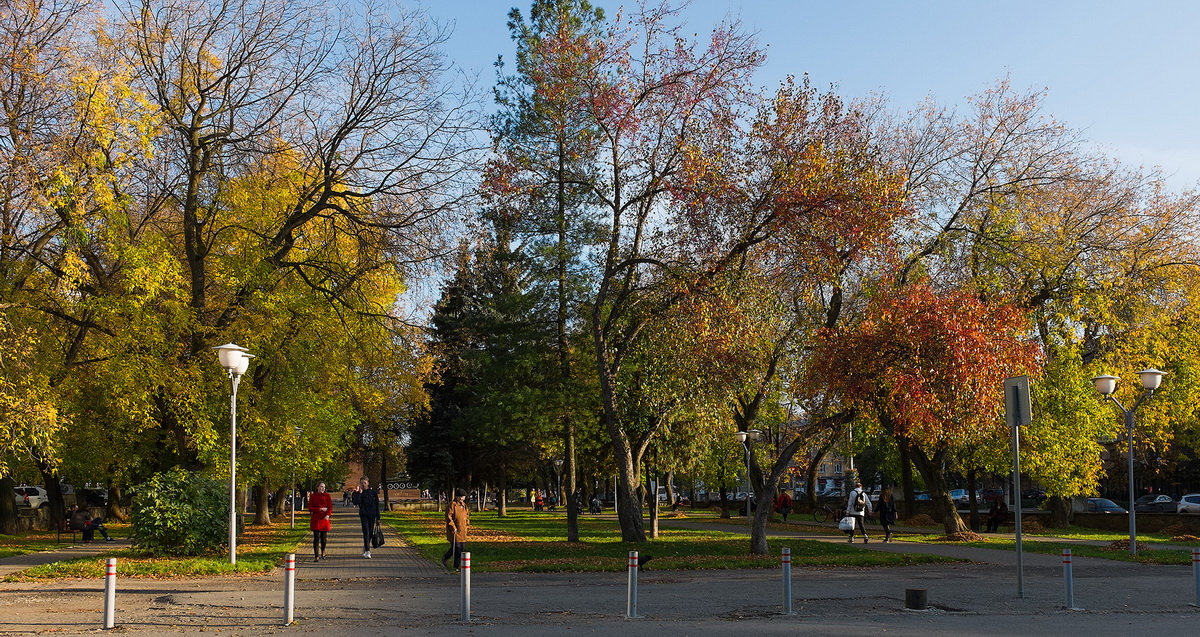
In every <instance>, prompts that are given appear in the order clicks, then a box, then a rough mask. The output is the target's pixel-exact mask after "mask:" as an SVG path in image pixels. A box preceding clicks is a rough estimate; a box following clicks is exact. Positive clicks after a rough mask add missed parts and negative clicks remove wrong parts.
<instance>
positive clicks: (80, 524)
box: [70, 504, 113, 544]
mask: <svg viewBox="0 0 1200 637" xmlns="http://www.w3.org/2000/svg"><path fill="white" fill-rule="evenodd" d="M70 525H71V528H72V529H74V530H76V531H83V543H84V544H87V543H88V542H91V541H92V538H93V537H94V536H95V533H96V531H99V532H100V535H102V536H104V541H105V542H112V541H113V539H112V538H111V537H109V536H108V529H106V528H104V520H103V519H101V518H93V517H92V516H91V514H90V513H88V509H87V507H85V506H83V505H82V504H77V505H75V510H74V511H72V512H71V521H70Z"/></svg>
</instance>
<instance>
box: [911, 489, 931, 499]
mask: <svg viewBox="0 0 1200 637" xmlns="http://www.w3.org/2000/svg"><path fill="white" fill-rule="evenodd" d="M929 499H930V497H929V492H928V491H915V492H913V500H929Z"/></svg>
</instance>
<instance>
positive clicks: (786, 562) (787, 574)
mask: <svg viewBox="0 0 1200 637" xmlns="http://www.w3.org/2000/svg"><path fill="white" fill-rule="evenodd" d="M780 561H781V562H782V563H783V614H784V615H791V614H792V549H790V548H788V547H786V546H785V547H783V555H782V556H780Z"/></svg>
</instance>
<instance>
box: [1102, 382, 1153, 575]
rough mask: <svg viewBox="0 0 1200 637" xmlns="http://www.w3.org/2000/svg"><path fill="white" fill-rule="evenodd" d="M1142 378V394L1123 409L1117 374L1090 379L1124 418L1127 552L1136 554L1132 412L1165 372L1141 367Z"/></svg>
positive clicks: (1149, 394)
mask: <svg viewBox="0 0 1200 637" xmlns="http://www.w3.org/2000/svg"><path fill="white" fill-rule="evenodd" d="M1137 374H1138V376H1139V377H1140V378H1141V379H1142V390H1143V391H1142V395H1141V396H1138V398H1137V400H1136V401H1134V403H1133V406H1132V407H1130V408H1129V409H1125V406H1124V405H1122V404H1121V401H1119V400H1117V399H1116V398H1113V395H1112V394H1113V392H1115V391H1116V390H1117V381H1118V380H1121V379H1120V378H1119V377H1117V376H1096V377H1095V378H1093V379H1092V384H1094V385H1095V386H1096V391H1098V392H1100V394H1101V395H1102V396H1104V397H1105V398H1107V399H1108V400H1109V401H1111V402H1112V404H1114V405H1116V406H1117V409H1118V410H1120V412H1121V415H1122V416H1123V417H1124V418H1125V433H1126V435H1127V436H1128V437H1129V554H1130V555H1137V512H1136V511H1135V510H1134V507H1133V501H1134V499H1135V498H1134V495H1135V494H1134V490H1133V425H1134V413H1135V412H1137V408H1138V407H1140V406H1141V405H1142V403H1144V402H1146V401H1147V400H1149V399H1150V397H1151V396H1153V395H1154V390H1156V389H1158V386H1159V385H1160V384H1162V377H1163V376H1164V375H1165V374H1166V372H1163V371H1159V370H1157V369H1154V368H1150V369H1143V370H1142V371H1140V372H1138V373H1137Z"/></svg>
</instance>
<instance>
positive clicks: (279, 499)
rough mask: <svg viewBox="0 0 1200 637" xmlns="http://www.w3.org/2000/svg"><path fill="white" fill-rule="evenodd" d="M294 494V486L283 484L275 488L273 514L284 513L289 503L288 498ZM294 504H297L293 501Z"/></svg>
mask: <svg viewBox="0 0 1200 637" xmlns="http://www.w3.org/2000/svg"><path fill="white" fill-rule="evenodd" d="M291 495H292V487H291V486H290V485H289V486H282V487H279V488H278V489H276V490H275V503H274V504H272V505H271V515H283V510H284V508H285V506H286V505H287V499H288V498H289V497H291ZM292 506H296V503H295V502H293V503H292Z"/></svg>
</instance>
